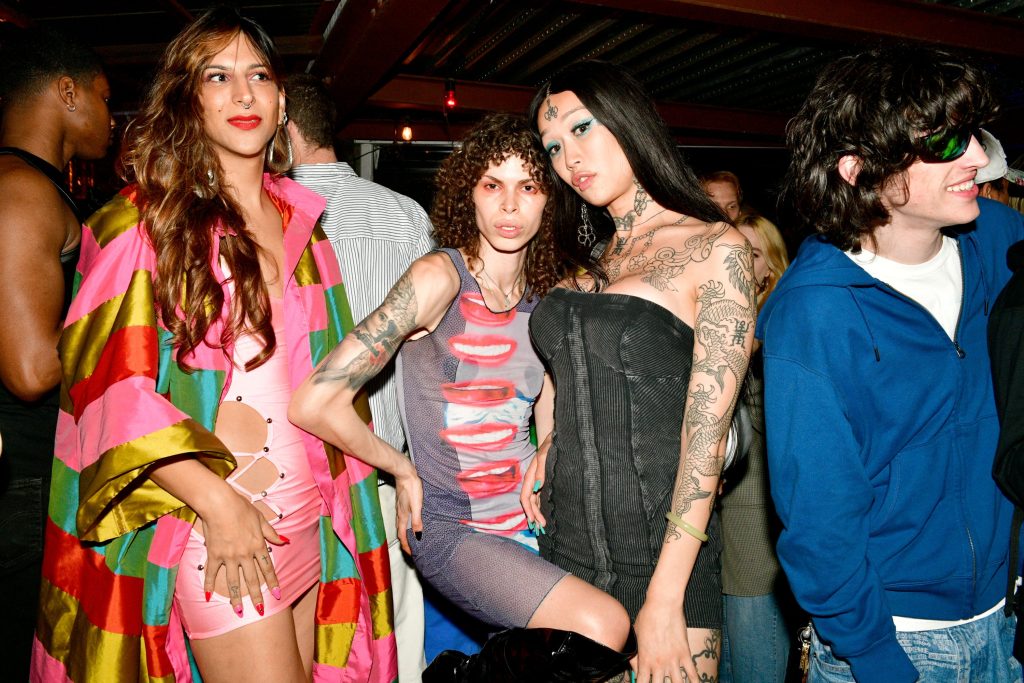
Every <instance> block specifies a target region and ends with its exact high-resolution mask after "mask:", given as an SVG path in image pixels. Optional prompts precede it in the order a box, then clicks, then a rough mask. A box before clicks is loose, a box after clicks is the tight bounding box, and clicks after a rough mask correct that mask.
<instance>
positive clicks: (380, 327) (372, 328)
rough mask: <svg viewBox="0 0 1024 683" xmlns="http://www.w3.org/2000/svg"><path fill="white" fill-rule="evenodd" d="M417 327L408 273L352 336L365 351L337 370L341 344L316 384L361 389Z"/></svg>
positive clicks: (318, 371)
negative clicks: (337, 384)
mask: <svg viewBox="0 0 1024 683" xmlns="http://www.w3.org/2000/svg"><path fill="white" fill-rule="evenodd" d="M415 326H416V290H415V289H413V286H412V279H411V278H410V277H409V274H408V273H406V274H405V275H403V276H402V277H401V279H399V281H398V282H397V283H395V286H394V287H392V288H391V291H390V292H388V295H387V298H385V299H384V303H382V304H381V305H380V308H378V309H377V310H376V311H374V312H373V313H371V314H370V315H368V316H367V317H366V319H365V320H364V321H363V322H361V323H359V324H358V325H356V327H355V329H353V330H352V331H351V332H350V333H349V334H350V335H351V336H352V337H354V338H355V339H357V340H359V341H360V342H362V344H363V346H364V347H366V348H365V350H364V351H362V352H361V353H360V354H359V355H358V356H356V357H355V358H353V359H352V360H351V361H349V362H348V364H347V365H345V366H344V367H338V363H337V357H338V356H339V355H340V354H341V348H342V345H341V344H339V345H338V346H336V347H335V348H334V350H333V351H331V353H330V354H328V356H327V359H326V360H324V362H323V363H321V364H320V367H318V368H317V369H316V372H314V373H313V383H314V384H320V383H321V382H341V381H343V382H346V383H347V384H348V386H349V388H350V389H359V388H360V387H362V386H363V385H364V384H366V383H367V382H368V381H370V379H371V378H373V377H374V376H375V375H376V374H377V373H378V372H380V371H381V370H382V369H383V368H384V366H386V365H387V364H388V362H389V361H390V360H391V358H392V357H393V356H394V355H395V353H397V352H398V347H399V346H401V345H402V342H403V341H405V338H406V336H407V335H408V334H409V333H410V332H412V331H413V330H414V329H415Z"/></svg>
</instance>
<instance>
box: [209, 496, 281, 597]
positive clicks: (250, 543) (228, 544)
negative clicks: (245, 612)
mask: <svg viewBox="0 0 1024 683" xmlns="http://www.w3.org/2000/svg"><path fill="white" fill-rule="evenodd" d="M218 481H222V480H218ZM224 488H225V489H226V491H223V492H221V491H218V492H216V493H214V494H212V495H211V496H210V499H209V504H208V505H205V506H204V507H203V509H201V510H196V512H198V513H199V517H200V519H201V520H202V525H203V537H204V538H205V539H206V553H207V560H206V563H205V572H206V576H205V580H204V586H203V590H204V593H205V594H206V595H207V596H209V595H210V594H211V593H212V592H213V590H214V587H215V585H219V586H221V587H220V588H219V590H220V591H222V592H226V593H227V595H228V599H229V601H230V602H231V607H232V609H234V611H235V613H236V614H238V615H239V616H241V614H242V598H243V597H244V596H245V594H246V593H248V595H249V596H250V598H251V599H252V601H253V605H258V606H259V607H258V609H257V611H259V610H260V609H262V608H263V593H262V590H261V586H260V584H261V583H265V584H266V586H267V590H269V591H270V592H271V594H273V591H274V590H275V589H277V592H278V594H280V592H281V591H280V588H279V583H278V579H277V574H276V572H275V571H274V562H273V557H272V554H271V553H270V552H269V551H268V550H267V544H268V543H270V544H273V545H284V544H285V543H286V542H287V539H285V538H281V537H280V536H278V534H277V532H276V531H275V530H274V528H273V527H272V526H270V524H269V523H267V521H266V519H264V517H263V515H262V514H261V513H260V511H259V510H258V509H257V508H256V507H255V506H254V505H253V504H252V503H251V502H250V501H249V500H248V499H247V498H244V497H242V496H241V495H239V494H238V493H237V492H235V490H234V489H233V488H231V486H230V485H228V484H226V483H225V484H224ZM221 572H223V574H222V573H221ZM221 575H223V577H224V581H225V583H226V587H225V585H224V584H222V583H219V579H218V577H219V576H221ZM208 599H209V598H208ZM278 599H280V598H278Z"/></svg>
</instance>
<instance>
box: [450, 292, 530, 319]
mask: <svg viewBox="0 0 1024 683" xmlns="http://www.w3.org/2000/svg"><path fill="white" fill-rule="evenodd" d="M459 312H460V313H462V317H464V318H465V319H466V320H467V321H468V322H471V323H476V324H477V325H483V326H484V327H502V326H504V325H507V324H509V323H510V322H512V320H514V319H515V317H516V309H514V308H510V309H509V310H507V311H502V312H500V313H495V312H494V311H492V310H490V309H489V308H487V304H486V303H484V298H483V297H482V296H481V295H479V294H477V293H476V292H466V293H465V294H463V295H462V296H461V297H460V298H459Z"/></svg>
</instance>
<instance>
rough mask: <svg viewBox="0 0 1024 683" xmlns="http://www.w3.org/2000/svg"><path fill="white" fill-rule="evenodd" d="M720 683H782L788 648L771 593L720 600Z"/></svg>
mask: <svg viewBox="0 0 1024 683" xmlns="http://www.w3.org/2000/svg"><path fill="white" fill-rule="evenodd" d="M722 612H723V615H724V620H725V621H724V624H723V627H722V661H721V663H720V666H719V670H718V677H719V681H720V683H783V681H785V680H786V666H787V663H788V658H789V652H790V649H791V647H792V643H791V642H790V636H789V630H788V629H787V627H786V621H785V619H784V618H783V615H782V611H781V610H780V609H779V603H778V601H777V600H776V598H775V595H774V594H773V593H769V594H767V595H757V596H753V597H748V596H739V595H723V596H722Z"/></svg>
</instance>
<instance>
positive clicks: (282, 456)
mask: <svg viewBox="0 0 1024 683" xmlns="http://www.w3.org/2000/svg"><path fill="white" fill-rule="evenodd" d="M0 49H2V53H3V63H4V65H5V68H4V73H3V74H0V106H2V126H0V296H2V297H3V298H4V300H5V302H6V304H7V305H6V306H5V307H4V308H3V309H0V438H2V439H3V442H2V443H3V452H2V456H0V528H2V529H3V530H4V533H3V534H0V581H2V582H3V585H2V588H3V590H2V591H0V608H2V609H3V611H4V613H5V617H6V618H5V619H4V621H3V624H2V626H0V634H2V638H0V642H2V645H0V649H2V652H3V654H4V671H5V680H7V679H9V680H18V681H21V680H31V681H34V682H37V683H49V682H51V681H61V682H63V681H76V682H86V681H99V680H115V681H122V680H125V681H127V680H133V681H134V680H138V681H153V682H156V681H172V680H173V681H187V680H204V681H212V682H216V681H234V680H237V679H238V678H239V677H240V675H243V674H240V672H244V676H245V677H246V678H247V679H252V680H257V681H268V682H270V681H272V682H275V683H278V682H290V681H296V682H297V681H308V680H317V681H373V682H385V681H395V680H398V681H401V682H402V683H407V682H410V681H412V682H415V681H420V680H423V681H425V682H426V683H432V682H434V681H459V682H462V681H488V682H496V683H500V682H502V681H527V680H532V681H630V680H633V681H641V682H642V683H651V682H653V683H683V682H684V681H688V682H691V683H692V682H695V681H716V680H717V681H728V682H732V683H771V682H777V683H782V682H783V681H785V680H787V677H790V676H793V675H796V674H795V673H794V672H795V669H796V668H797V665H798V663H799V666H800V668H803V669H805V670H806V673H807V675H808V680H810V681H858V682H860V683H865V682H873V681H895V682H898V683H900V682H903V681H906V682H908V683H909V682H911V681H918V680H920V681H953V680H956V681H978V682H985V683H989V682H995V683H999V682H1003V681H1021V679H1022V675H1021V666H1020V663H1019V661H1018V658H1020V657H1024V638H1022V639H1021V640H1022V642H1020V643H1016V644H1015V641H1014V635H1015V627H1016V618H1017V617H1016V612H1017V611H1018V610H1019V609H1020V604H1019V603H1020V599H1019V596H1017V594H1016V593H1017V578H1018V574H1019V573H1020V567H1019V564H1020V558H1019V552H1018V549H1017V543H1016V542H1011V540H1013V541H1016V538H1017V537H1018V536H1019V534H1020V528H1021V519H1022V518H1024V514H1022V512H1021V508H1015V503H1020V502H1024V476H1021V475H1020V474H1018V472H1017V471H1018V469H1020V468H1018V467H1017V463H1018V461H1020V462H1024V436H1022V435H1021V425H1022V424H1024V420H1022V419H1021V410H1022V405H1024V370H1022V368H1024V332H1022V330H1024V324H1022V323H1024V280H1022V279H1021V278H1022V277H1024V275H1021V273H1022V272H1024V268H1022V265H1024V218H1022V215H1021V214H1020V213H1018V212H1017V211H1015V210H1014V209H1013V208H1010V207H1008V206H1006V204H1007V203H1008V202H1009V195H1010V192H1009V185H1010V184H1013V183H1017V184H1021V183H1022V180H1024V174H1022V173H1020V172H1019V171H1016V170H1015V169H1013V168H1011V167H1010V166H1009V165H1008V164H1007V161H1006V156H1005V153H1004V151H1003V148H1002V146H1001V145H1000V143H999V141H998V140H996V139H995V138H994V137H993V136H992V135H991V134H990V133H989V132H987V131H984V130H982V129H981V128H980V127H981V126H983V125H986V124H988V123H990V122H991V121H992V120H993V119H994V118H995V116H996V114H997V113H998V109H999V106H998V103H997V102H996V101H995V99H994V98H993V95H992V93H991V90H990V86H989V84H988V80H987V77H986V75H985V73H984V72H983V71H981V70H979V69H978V68H976V67H974V66H972V65H971V64H970V63H968V62H966V61H965V60H964V59H963V58H961V57H959V56H956V55H953V54H949V53H946V52H942V51H940V50H935V49H930V48H887V49H876V50H872V51H867V52H863V53H860V54H856V55H851V56H847V57H844V58H842V59H840V60H838V61H837V62H836V63H834V64H832V65H829V66H827V67H825V69H824V70H823V71H822V73H821V75H820V76H819V78H818V80H817V82H816V84H815V85H814V87H813V89H812V91H811V93H810V95H809V96H808V98H807V100H806V102H805V103H804V104H803V106H802V107H801V109H800V111H799V112H798V113H797V115H796V116H795V117H794V118H793V119H792V121H791V122H790V124H789V127H788V130H787V143H788V147H789V151H790V153H791V164H790V168H789V170H788V173H787V176H786V178H785V180H784V181H783V184H782V188H783V189H782V193H781V196H780V213H781V214H782V215H783V216H784V217H785V224H786V226H787V227H788V228H789V229H790V230H792V231H797V232H799V231H802V232H804V233H807V234H810V235H811V236H810V237H807V239H806V240H805V241H804V242H803V244H802V245H801V247H800V249H799V252H798V253H797V254H796V256H795V258H794V259H793V261H792V264H790V254H789V253H788V252H787V248H786V243H785V240H784V239H783V235H782V233H781V231H780V230H779V228H778V227H777V226H776V225H775V224H774V223H773V222H772V221H771V220H769V219H768V218H767V217H766V216H765V215H763V214H762V213H760V212H758V211H757V210H756V209H755V208H753V207H750V206H748V205H747V204H746V203H745V202H744V198H743V191H742V188H741V184H740V179H739V177H738V176H737V175H736V174H735V173H733V172H730V171H715V172H712V173H708V174H706V175H704V176H698V175H697V174H696V173H695V172H694V170H693V169H691V167H690V166H689V165H688V164H687V162H686V161H685V160H684V158H683V156H682V154H681V153H680V151H679V149H678V147H677V145H676V144H675V142H674V140H673V139H672V137H671V135H670V133H669V131H668V128H667V127H666V125H665V124H664V122H663V121H662V119H661V118H660V116H659V115H658V113H657V111H656V109H655V106H654V104H653V101H652V100H651V99H650V98H649V97H648V96H647V94H646V93H645V92H644V88H643V86H642V85H641V84H640V83H639V82H638V81H637V80H636V79H635V78H634V77H633V76H631V75H630V74H629V73H628V72H627V71H626V70H625V69H623V68H622V67H620V66H617V65H613V64H610V63H606V62H601V61H593V60H591V61H584V62H579V63H575V64H571V65H563V66H562V68H560V69H558V70H556V71H555V72H553V73H552V75H551V76H550V78H549V79H548V80H547V81H546V82H545V83H544V84H543V85H541V86H540V87H539V88H538V90H537V92H536V94H535V96H534V97H533V100H532V102H531V103H530V106H529V109H528V111H527V112H525V113H524V114H525V115H518V114H508V113H498V114H489V115H487V116H485V117H483V119H482V120H481V121H480V122H479V123H478V124H477V125H476V126H474V127H473V128H472V129H471V130H470V131H469V132H468V133H467V134H466V135H465V137H464V138H463V140H462V141H461V142H460V144H458V145H457V146H456V147H455V149H454V150H453V151H452V153H451V154H450V155H449V156H448V157H447V158H446V159H445V161H444V162H443V163H442V164H441V167H440V169H439V171H438V173H437V177H436V194H435V198H434V202H433V206H432V207H431V210H430V212H429V215H428V214H427V213H426V212H425V211H424V210H423V209H422V208H421V207H420V206H419V205H417V204H416V203H415V202H414V201H412V200H410V199H408V198H407V197H404V196H402V195H399V194H396V193H395V192H393V191H391V190H388V189H386V188H384V187H382V186H380V185H377V184H374V183H372V182H370V181H368V180H364V179H363V178H360V177H359V176H358V175H356V174H355V172H354V171H353V170H352V168H351V167H350V166H349V165H348V164H346V163H344V162H342V161H340V160H339V159H338V156H337V155H336V153H335V150H334V135H335V132H336V114H335V111H334V105H333V102H332V99H331V96H330V95H329V93H328V92H327V89H326V88H325V86H324V84H323V83H322V82H321V80H320V79H318V78H316V77H314V76H311V75H307V74H294V75H289V74H285V73H284V72H283V71H282V67H281V64H280V60H279V58H278V55H277V51H276V49H275V46H274V44H273V42H272V40H271V39H270V37H269V36H268V34H267V33H266V31H265V30H264V29H263V28H262V27H260V26H259V25H258V24H256V23H255V22H253V21H252V20H250V19H248V18H246V17H244V16H242V15H240V14H239V13H238V11H236V10H233V9H226V8H216V9H213V10H209V11H207V12H205V13H204V14H203V15H201V16H200V17H199V18H198V19H196V20H195V21H194V22H193V23H192V24H191V25H189V26H188V27H187V28H186V29H185V30H184V31H183V32H182V33H181V34H180V35H178V36H177V37H176V38H175V39H174V40H173V41H172V42H171V43H170V44H169V45H168V47H167V49H166V51H165V53H164V55H163V57H162V59H161V62H160V65H159V67H158V68H157V71H156V73H155V75H154V78H153V81H152V84H151V86H150V88H149V91H148V93H147V94H146V95H145V97H144V99H143V102H142V105H141V107H140V111H139V112H138V115H137V116H136V117H135V118H134V120H133V121H132V123H131V125H130V126H129V127H128V129H127V131H126V133H125V139H124V140H123V141H122V143H121V145H120V158H119V168H120V170H121V173H122V175H123V178H124V180H125V186H124V188H123V189H122V190H121V191H120V192H119V193H118V194H117V195H116V196H115V197H114V198H113V199H111V200H110V201H109V202H108V203H106V204H105V205H103V206H102V208H100V209H99V210H98V211H96V212H95V213H93V214H92V215H91V216H83V215H80V214H81V212H80V210H79V208H78V207H77V206H76V203H75V201H74V199H73V198H72V197H71V196H70V195H69V194H68V193H67V191H66V189H65V188H64V186H63V184H62V182H61V174H60V169H61V168H63V167H64V166H65V165H66V164H67V163H68V162H69V160H70V159H72V158H80V159H96V158H101V157H103V156H104V155H105V154H106V153H107V149H108V147H109V145H110V144H111V142H112V131H113V128H114V126H113V120H112V119H111V116H110V112H109V110H108V107H107V100H108V99H109V97H110V88H109V85H108V83H107V80H106V77H105V75H104V73H103V67H102V65H101V63H100V62H99V60H98V59H97V58H96V56H95V55H94V54H93V53H92V52H91V51H89V50H88V49H86V48H84V47H82V46H80V45H78V44H77V43H75V42H74V41H72V40H69V39H67V38H66V37H64V36H58V35H56V34H52V33H49V32H46V31H39V30H30V31H25V32H23V33H22V34H21V35H18V36H13V37H11V38H10V39H9V40H5V41H4V43H3V45H0ZM979 197H981V198H979ZM1014 245H1016V246H1014ZM1014 270H1016V271H1017V275H1013V273H1014ZM1011 278H1012V279H1011ZM26 283H31V286H26ZM1020 471H1021V472H1024V469H1020ZM424 589H426V591H427V594H426V597H425V593H424ZM438 603H443V606H444V608H443V609H439V608H438ZM452 614H455V615H456V617H457V618H453V617H452ZM453 619H454V620H453ZM465 620H468V621H469V623H472V624H476V625H477V626H476V628H477V629H478V631H479V635H480V639H481V640H482V641H483V642H482V645H480V646H476V645H474V644H473V641H472V640H467V639H466V638H465V637H463V635H462V634H461V631H460V627H458V626H456V623H455V622H456V621H457V622H459V623H465ZM798 632H799V633H800V636H799V637H797V633H798ZM438 652H439V654H436V656H435V653H438ZM425 653H430V658H429V659H430V661H429V662H428V661H427V658H426V657H425ZM797 660H804V661H800V662H798V661H797Z"/></svg>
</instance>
